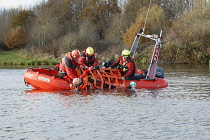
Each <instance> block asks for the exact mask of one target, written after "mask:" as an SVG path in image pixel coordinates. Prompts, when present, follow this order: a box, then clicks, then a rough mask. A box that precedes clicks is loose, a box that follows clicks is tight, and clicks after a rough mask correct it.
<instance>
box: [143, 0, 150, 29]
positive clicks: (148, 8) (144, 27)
mask: <svg viewBox="0 0 210 140" xmlns="http://www.w3.org/2000/svg"><path fill="white" fill-rule="evenodd" d="M151 4H152V0H150V2H149V7H148V10H147V16H146V19H145V22H144V28H143V32H144V30H145V27H146V23H147V19H148V15H149V10H150V7H151Z"/></svg>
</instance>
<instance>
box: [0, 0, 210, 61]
mask: <svg viewBox="0 0 210 140" xmlns="http://www.w3.org/2000/svg"><path fill="white" fill-rule="evenodd" d="M149 7H150V9H148V8H149ZM148 10H149V11H148ZM148 12H149V13H148ZM147 13H148V17H147ZM0 23H1V24H0V30H1V32H0V50H13V49H18V50H19V51H20V52H21V53H20V55H25V56H27V57H32V58H40V57H41V58H43V57H45V58H46V57H47V58H49V59H50V58H61V57H62V56H63V55H64V54H65V53H67V52H69V51H72V50H73V49H79V50H81V51H82V50H83V49H85V48H87V47H88V46H91V47H93V48H94V49H95V52H96V53H97V57H98V58H99V60H100V61H104V60H107V59H110V60H115V59H116V58H117V57H118V56H119V55H120V53H121V51H122V50H123V49H130V48H131V45H132V43H133V40H134V38H135V34H136V33H138V32H139V29H142V28H144V27H145V33H146V34H154V33H155V34H159V32H160V29H162V30H163V48H162V49H161V52H160V58H159V60H160V62H162V63H208V61H209V59H210V26H209V25H210V2H209V1H208V0H48V1H47V2H45V1H43V2H42V3H40V4H37V5H35V6H34V7H32V8H29V9H23V8H22V7H19V8H14V9H4V10H2V11H1V12H0ZM145 23H146V24H145ZM153 45H154V42H151V41H150V40H147V39H143V38H142V40H141V41H140V44H139V47H138V49H137V53H136V54H135V59H136V61H138V62H141V63H148V62H149V61H150V58H151V54H152V51H153Z"/></svg>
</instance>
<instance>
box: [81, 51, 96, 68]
mask: <svg viewBox="0 0 210 140" xmlns="http://www.w3.org/2000/svg"><path fill="white" fill-rule="evenodd" d="M79 64H80V65H82V67H83V68H86V69H88V70H92V69H93V67H95V66H97V65H98V59H97V58H96V56H95V52H94V49H93V48H92V47H88V48H87V49H85V50H84V51H82V53H81V57H80V59H79Z"/></svg>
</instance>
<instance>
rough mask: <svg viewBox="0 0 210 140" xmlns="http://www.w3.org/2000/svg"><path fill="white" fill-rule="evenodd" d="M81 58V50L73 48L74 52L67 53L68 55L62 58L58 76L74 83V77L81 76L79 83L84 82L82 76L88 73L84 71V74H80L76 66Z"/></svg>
mask: <svg viewBox="0 0 210 140" xmlns="http://www.w3.org/2000/svg"><path fill="white" fill-rule="evenodd" d="M79 58H80V51H79V50H73V51H72V52H69V53H67V55H66V56H65V57H64V58H63V59H62V60H61V63H60V68H59V72H58V76H59V77H61V78H64V79H67V80H68V81H69V82H70V83H72V81H73V79H75V78H77V79H78V78H79V80H76V81H80V83H78V85H79V84H81V83H82V78H83V77H84V76H85V75H86V74H87V73H86V72H84V73H83V74H82V75H80V76H79V75H78V74H77V71H76V67H77V66H79V63H78V59H79Z"/></svg>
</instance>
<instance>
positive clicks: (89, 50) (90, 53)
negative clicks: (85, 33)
mask: <svg viewBox="0 0 210 140" xmlns="http://www.w3.org/2000/svg"><path fill="white" fill-rule="evenodd" d="M86 53H87V54H89V55H93V54H94V50H93V48H92V47H88V48H87V49H86Z"/></svg>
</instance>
